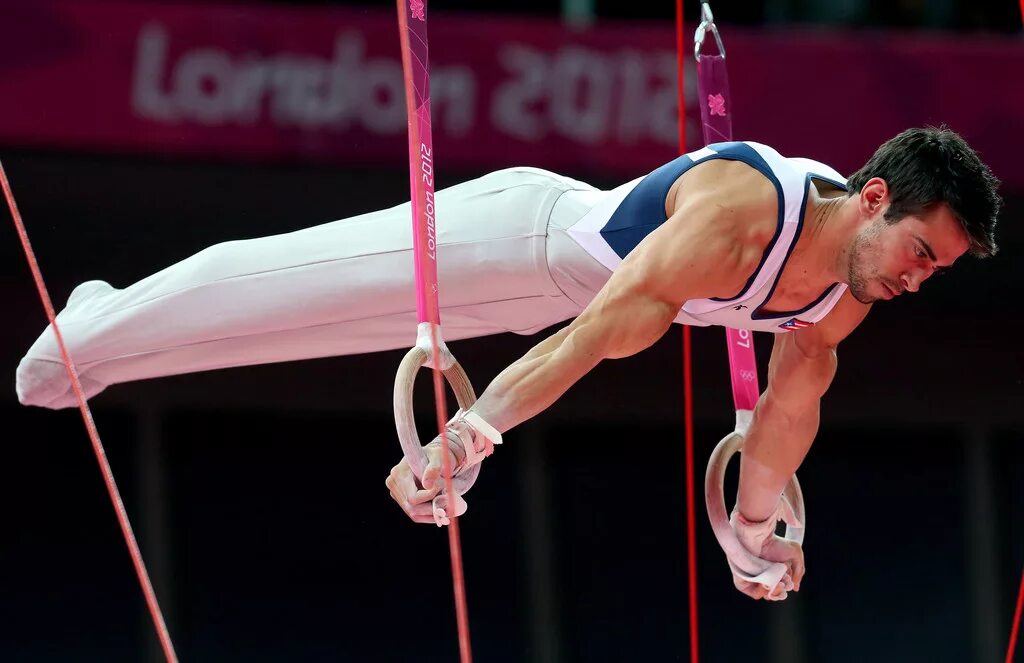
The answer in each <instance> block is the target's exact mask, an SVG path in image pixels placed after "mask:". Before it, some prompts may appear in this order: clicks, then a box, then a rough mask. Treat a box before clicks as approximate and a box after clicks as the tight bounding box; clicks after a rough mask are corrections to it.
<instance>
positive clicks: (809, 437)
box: [736, 390, 820, 521]
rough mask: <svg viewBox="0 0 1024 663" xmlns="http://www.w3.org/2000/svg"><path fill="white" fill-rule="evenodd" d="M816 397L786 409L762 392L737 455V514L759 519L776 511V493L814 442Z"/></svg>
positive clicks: (816, 410)
mask: <svg viewBox="0 0 1024 663" xmlns="http://www.w3.org/2000/svg"><path fill="white" fill-rule="evenodd" d="M819 402H820V401H819V399H817V398H815V399H813V401H811V402H808V403H807V405H806V406H805V407H804V408H801V409H799V410H797V411H795V412H786V411H785V409H784V408H783V407H780V406H779V405H778V404H777V403H776V402H775V401H774V399H773V398H772V395H771V391H770V390H769V391H766V392H765V393H764V394H762V396H761V398H760V400H759V401H758V404H757V408H756V409H755V411H754V419H753V421H752V422H751V425H750V429H749V431H748V432H747V435H746V439H745V440H744V442H743V453H742V454H741V455H740V483H739V493H738V497H737V500H736V503H737V506H738V507H739V510H740V513H742V514H743V516H744V517H745V518H747V519H748V520H751V521H762V520H764V519H766V518H768V517H770V516H771V515H772V514H773V513H774V512H775V510H776V508H777V506H778V502H779V495H781V494H782V490H783V489H784V488H785V486H786V482H787V481H789V478H790V477H791V476H793V473H795V472H796V470H797V468H799V467H800V464H801V463H802V462H803V460H804V457H805V456H806V455H807V452H808V451H809V450H810V448H811V444H813V443H814V438H815V436H816V435H817V433H818V422H819V412H820V408H819Z"/></svg>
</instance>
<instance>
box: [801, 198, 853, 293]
mask: <svg viewBox="0 0 1024 663" xmlns="http://www.w3.org/2000/svg"><path fill="white" fill-rule="evenodd" d="M855 204H856V201H855V200H854V199H853V198H851V197H850V196H838V197H835V198H820V197H819V198H817V199H816V200H815V204H814V207H813V208H812V210H811V211H810V212H809V216H810V218H808V219H805V223H806V224H807V225H808V226H809V228H810V233H809V235H808V238H809V239H810V241H811V245H810V247H809V248H811V254H812V256H813V261H814V264H815V272H816V273H818V274H821V275H823V276H825V277H827V279H828V280H830V281H831V282H833V283H835V282H845V281H846V279H847V275H848V272H849V269H848V267H849V259H850V256H849V250H850V245H851V243H852V240H853V236H854V234H855V233H856V207H855Z"/></svg>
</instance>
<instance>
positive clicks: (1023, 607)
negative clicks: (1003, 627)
mask: <svg viewBox="0 0 1024 663" xmlns="http://www.w3.org/2000/svg"><path fill="white" fill-rule="evenodd" d="M1021 13H1024V0H1021ZM1021 612H1024V573H1022V574H1021V576H1020V591H1019V592H1018V593H1017V609H1016V610H1015V611H1014V613H1013V624H1012V625H1011V626H1010V646H1009V647H1007V648H1006V663H1013V653H1014V650H1016V648H1017V634H1018V633H1019V632H1020V613H1021Z"/></svg>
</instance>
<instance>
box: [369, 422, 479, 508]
mask: <svg viewBox="0 0 1024 663" xmlns="http://www.w3.org/2000/svg"><path fill="white" fill-rule="evenodd" d="M423 451H424V452H425V453H426V454H427V466H426V468H425V469H424V471H423V481H422V482H420V481H418V480H417V479H416V475H415V474H414V473H413V471H412V468H411V467H409V463H408V461H406V460H405V459H404V458H403V459H402V460H401V462H399V463H398V465H395V466H394V467H393V468H391V473H390V474H388V478H387V479H386V480H385V481H384V485H386V486H387V487H388V490H389V491H390V492H391V499H393V500H394V501H395V502H397V503H398V506H400V507H402V511H404V512H405V514H406V515H407V516H409V518H411V519H412V521H413V522H417V523H434V522H435V521H434V508H433V504H432V502H433V500H434V498H435V497H436V496H437V494H438V493H440V492H441V489H442V488H443V487H444V479H442V478H441V467H442V465H441V463H442V460H443V459H442V457H441V442H440V440H439V439H437V438H435V439H434V441H433V442H431V443H430V444H428V445H427V446H426V447H424V448H423ZM448 458H449V459H450V460H451V466H452V467H455V466H456V462H457V461H456V458H455V454H454V453H452V452H451V451H450V450H449V452H448ZM467 508H468V505H467V504H466V500H465V499H463V498H462V496H461V495H456V496H455V515H456V516H461V515H462V514H464V513H466V509H467Z"/></svg>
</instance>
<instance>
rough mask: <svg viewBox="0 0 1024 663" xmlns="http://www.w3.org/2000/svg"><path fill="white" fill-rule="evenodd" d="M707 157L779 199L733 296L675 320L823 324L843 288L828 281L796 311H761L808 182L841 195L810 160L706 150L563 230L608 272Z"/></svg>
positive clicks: (782, 327)
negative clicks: (754, 178)
mask: <svg viewBox="0 0 1024 663" xmlns="http://www.w3.org/2000/svg"><path fill="white" fill-rule="evenodd" d="M709 159H730V160H734V161H742V162H743V163H746V164H747V165H749V166H751V167H752V168H756V169H757V170H758V171H760V172H761V173H762V174H763V175H764V176H765V177H767V178H768V179H769V180H770V181H771V182H772V184H774V185H775V190H776V191H777V192H778V196H779V218H778V225H777V227H776V230H775V236H774V237H773V238H772V240H771V242H770V243H769V244H768V247H767V248H766V249H765V252H764V255H763V256H762V257H761V264H760V265H759V266H758V268H757V269H756V270H755V271H754V273H753V274H752V275H751V276H750V278H749V279H748V280H747V283H746V285H745V286H744V287H743V290H741V291H740V293H739V294H737V295H736V296H734V297H729V298H724V299H720V298H715V297H713V298H709V299H694V300H690V301H688V302H686V303H685V304H684V305H683V308H682V309H681V310H680V312H679V315H678V316H677V317H676V319H675V320H676V322H682V323H685V324H688V325H699V326H702V327H703V326H708V325H722V326H725V327H732V328H734V329H750V330H754V331H766V332H772V333H776V334H778V333H782V332H787V331H792V330H794V329H800V328H801V327H808V326H810V325H812V324H814V323H816V322H818V321H819V320H821V319H822V318H824V317H825V316H826V315H828V313H829V311H831V310H832V307H834V306H835V305H836V303H837V302H838V301H839V299H840V297H842V296H843V293H844V292H846V284H844V283H833V284H832V285H831V286H829V287H828V288H826V289H825V291H824V292H822V293H821V295H820V296H819V297H818V298H816V299H815V300H814V301H812V302H810V303H809V304H808V305H807V306H805V307H804V308H802V309H799V310H797V311H787V312H785V313H777V312H766V311H763V310H761V308H762V307H763V306H764V304H765V302H767V301H768V300H769V299H771V296H772V294H773V293H774V292H775V287H776V286H777V285H778V282H779V277H780V276H781V275H782V270H783V268H784V267H785V266H786V261H787V260H788V259H789V256H790V254H791V253H792V252H793V247H794V246H796V242H797V239H799V237H800V231H801V230H802V228H803V217H804V210H805V209H806V207H807V198H808V195H809V192H810V188H811V186H812V180H815V179H817V180H820V181H823V182H828V183H830V184H832V185H834V186H837V187H839V188H841V189H844V190H845V189H846V179H845V178H843V176H842V175H840V174H839V173H838V172H836V171H835V170H834V169H833V168H830V167H829V166H826V165H824V164H822V163H818V162H817V161H812V160H810V159H798V158H786V157H784V156H782V155H780V154H779V153H778V152H776V151H775V150H774V149H772V148H770V147H768V146H767V145H761V144H760V143H752V142H732V143H716V144H713V145H709V146H707V147H705V148H703V149H701V150H697V151H696V152H691V153H689V154H685V155H683V156H681V157H679V158H677V159H675V160H674V161H671V162H669V163H667V164H665V165H664V166H662V167H661V168H659V169H657V170H655V171H654V172H652V173H651V174H650V175H647V176H646V177H640V178H637V179H635V180H633V181H632V182H627V183H625V184H623V185H622V186H619V187H616V188H615V189H612V190H611V191H607V192H604V194H603V195H602V196H601V199H600V200H599V201H598V202H597V204H596V205H595V206H594V207H593V209H591V210H590V211H589V212H588V213H587V214H586V215H584V216H583V217H582V218H581V219H580V220H579V221H577V222H576V223H575V224H573V226H572V227H571V228H569V229H568V232H569V234H570V236H572V238H573V239H575V240H576V242H578V243H579V245H580V246H581V247H582V248H583V249H584V250H585V251H587V253H589V254H590V255H591V256H593V257H594V258H595V259H596V260H597V261H598V262H600V263H601V264H603V265H604V266H605V267H607V268H608V269H610V270H612V271H615V269H616V268H617V267H618V266H619V265H620V264H621V263H622V260H623V259H624V258H625V257H626V256H627V255H628V254H629V252H630V251H631V250H632V249H633V248H634V247H636V245H637V244H639V243H640V241H641V240H642V239H643V238H644V237H646V236H647V234H648V233H650V232H651V231H653V230H654V229H655V228H657V227H658V226H660V225H661V224H662V223H664V222H665V221H666V220H667V217H666V215H665V199H666V197H667V196H668V191H669V188H670V187H671V186H672V184H673V183H674V182H675V181H676V180H677V179H678V178H679V176H680V175H682V174H683V173H685V172H686V171H687V170H689V169H690V168H692V167H693V166H695V165H696V164H698V163H702V162H704V161H707V160H709Z"/></svg>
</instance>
